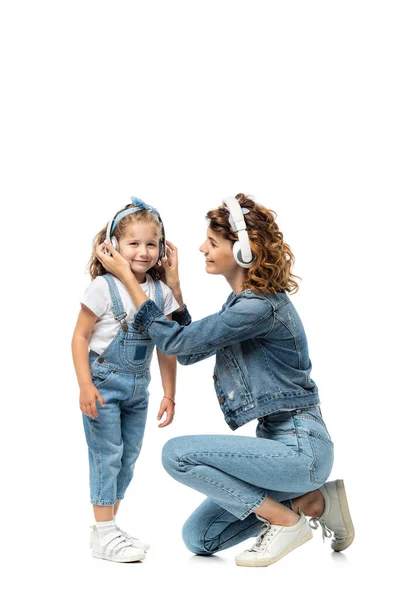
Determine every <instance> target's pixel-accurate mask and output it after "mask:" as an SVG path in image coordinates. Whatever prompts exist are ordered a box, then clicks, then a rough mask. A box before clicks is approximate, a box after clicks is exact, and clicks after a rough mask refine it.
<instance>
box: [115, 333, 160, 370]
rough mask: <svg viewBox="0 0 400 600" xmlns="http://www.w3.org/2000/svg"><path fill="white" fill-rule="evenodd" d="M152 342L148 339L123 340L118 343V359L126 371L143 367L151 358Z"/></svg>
mask: <svg viewBox="0 0 400 600" xmlns="http://www.w3.org/2000/svg"><path fill="white" fill-rule="evenodd" d="M150 346H152V342H151V340H150V338H148V339H143V338H139V339H132V338H131V339H129V338H127V337H126V338H125V339H122V340H120V342H119V357H120V359H121V363H122V364H123V365H124V367H126V368H127V369H132V368H135V367H141V366H144V365H145V364H146V363H147V362H148V361H149V358H150V357H151V347H150Z"/></svg>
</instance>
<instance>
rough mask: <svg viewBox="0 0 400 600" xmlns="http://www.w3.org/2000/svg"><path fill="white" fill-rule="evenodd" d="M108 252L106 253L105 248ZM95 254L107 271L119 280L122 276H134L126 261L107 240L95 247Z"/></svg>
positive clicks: (122, 278)
mask: <svg viewBox="0 0 400 600" xmlns="http://www.w3.org/2000/svg"><path fill="white" fill-rule="evenodd" d="M106 249H107V251H108V252H109V253H110V254H106V253H105V250H106ZM96 256H97V258H98V259H99V261H100V262H101V264H102V265H103V267H104V268H105V269H106V271H108V272H109V273H112V274H113V275H115V277H118V279H120V280H121V281H123V280H124V278H129V277H134V275H133V273H132V271H131V268H130V266H129V263H128V261H127V260H126V259H125V258H123V257H122V256H121V255H120V253H119V252H118V251H117V250H116V249H115V248H114V246H113V245H112V244H110V243H109V242H103V243H102V244H100V245H99V246H97V248H96Z"/></svg>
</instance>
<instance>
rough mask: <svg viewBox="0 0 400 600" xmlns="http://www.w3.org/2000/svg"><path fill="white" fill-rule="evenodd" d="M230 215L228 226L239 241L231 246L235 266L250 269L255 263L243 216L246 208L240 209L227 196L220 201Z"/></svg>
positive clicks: (236, 203) (231, 197)
mask: <svg viewBox="0 0 400 600" xmlns="http://www.w3.org/2000/svg"><path fill="white" fill-rule="evenodd" d="M222 201H223V202H224V204H226V207H227V209H228V211H229V213H230V217H229V224H230V226H231V228H232V230H233V231H234V232H235V233H237V235H238V238H239V240H238V241H237V242H235V243H234V244H233V249H232V251H233V257H234V259H235V261H236V262H237V264H238V265H239V266H240V267H243V268H244V269H248V268H249V267H252V266H253V265H254V263H255V262H256V258H255V256H253V254H252V252H251V248H250V242H249V236H248V235H247V228H246V221H245V220H244V216H243V215H244V214H246V213H247V212H249V211H248V209H247V208H242V207H241V206H240V204H239V202H238V200H236V198H234V197H233V196H228V197H227V198H224V199H223V200H222Z"/></svg>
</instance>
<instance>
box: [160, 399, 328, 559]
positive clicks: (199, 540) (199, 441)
mask: <svg viewBox="0 0 400 600" xmlns="http://www.w3.org/2000/svg"><path fill="white" fill-rule="evenodd" d="M256 434H257V437H255V438H253V437H247V436H237V435H195V436H183V437H178V438H173V439H171V440H169V441H168V442H167V443H166V444H165V446H164V449H163V465H164V468H165V469H166V470H167V471H168V473H169V474H170V475H171V476H172V477H174V479H176V480H177V481H180V482H181V483H184V484H185V485H188V486H189V487H192V488H193V489H195V490H198V491H199V492H202V493H203V494H205V495H206V496H208V498H207V500H205V501H204V502H203V503H202V504H201V505H200V506H199V507H198V508H197V510H195V511H194V513H193V514H192V515H191V516H190V517H189V519H188V520H187V521H186V523H185V525H184V527H183V539H184V542H185V544H186V546H187V547H188V548H189V550H191V551H192V552H194V553H196V554H212V553H214V552H217V551H219V550H223V549H225V548H229V547H230V546H233V545H235V544H238V543H240V542H242V541H243V540H246V539H247V538H249V537H251V536H254V535H257V534H258V532H259V530H260V528H261V526H262V523H261V522H260V521H259V520H258V519H257V518H256V515H255V513H254V512H252V511H253V510H254V509H255V508H257V507H258V506H260V504H262V503H263V501H264V499H265V498H266V497H267V496H269V497H271V498H273V499H275V500H277V501H278V502H282V503H283V504H286V505H288V506H291V503H290V500H291V499H293V498H296V497H298V496H301V495H302V494H305V493H306V492H309V491H311V490H315V489H318V488H319V487H321V485H322V484H323V483H324V482H325V481H326V480H327V478H328V476H329V474H330V472H331V469H332V464H333V444H332V441H331V439H330V436H329V433H328V431H327V429H326V426H325V424H324V421H323V419H322V416H321V412H320V409H319V406H314V407H311V408H308V409H298V410H294V411H290V412H280V413H276V414H273V415H270V416H269V417H268V418H266V417H265V418H263V419H259V424H258V426H257V432H256Z"/></svg>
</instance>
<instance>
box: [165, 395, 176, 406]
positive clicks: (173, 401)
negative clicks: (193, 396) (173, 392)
mask: <svg viewBox="0 0 400 600" xmlns="http://www.w3.org/2000/svg"><path fill="white" fill-rule="evenodd" d="M163 398H166V399H167V400H171V402H172V404H175V400H172V398H169V397H168V396H163Z"/></svg>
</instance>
